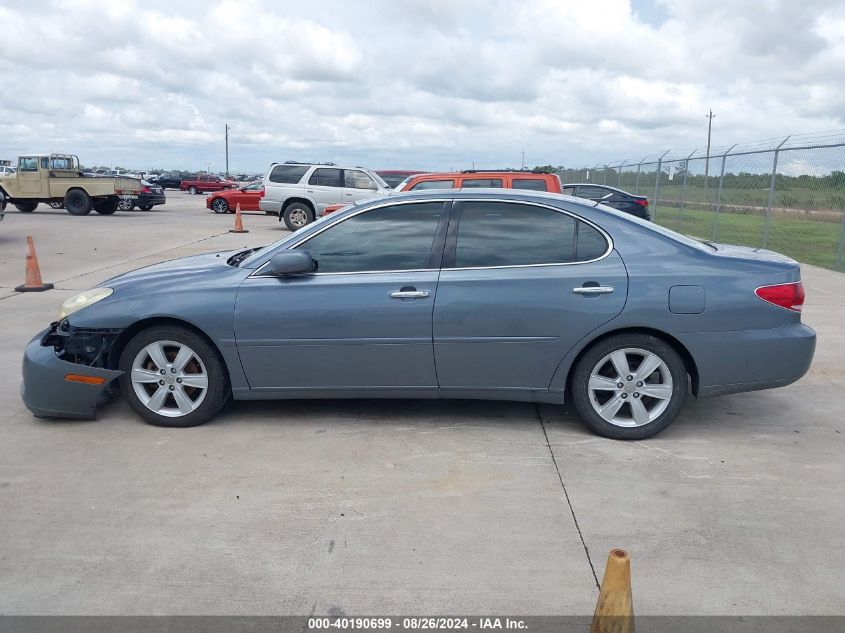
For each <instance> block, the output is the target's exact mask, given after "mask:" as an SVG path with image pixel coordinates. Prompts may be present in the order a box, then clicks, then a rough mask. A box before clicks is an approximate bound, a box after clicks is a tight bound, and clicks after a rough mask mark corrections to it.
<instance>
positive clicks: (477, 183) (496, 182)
mask: <svg viewBox="0 0 845 633" xmlns="http://www.w3.org/2000/svg"><path fill="white" fill-rule="evenodd" d="M461 187H462V188H463V189H473V188H475V189H485V188H486V189H489V188H493V189H501V188H502V179H501V178H463V179H462V181H461Z"/></svg>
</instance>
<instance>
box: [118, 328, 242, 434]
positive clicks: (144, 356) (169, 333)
mask: <svg viewBox="0 0 845 633" xmlns="http://www.w3.org/2000/svg"><path fill="white" fill-rule="evenodd" d="M120 369H121V371H123V372H124V373H123V375H122V376H121V377H120V389H121V392H122V393H123V397H124V398H126V400H127V401H128V402H129V405H130V406H131V407H132V408H133V409H134V410H135V412H136V413H138V414H139V415H140V416H141V417H142V418H143V419H144V420H145V421H146V422H148V423H149V424H153V425H155V426H172V427H187V426H197V425H198V424H202V423H203V422H205V421H207V420H208V419H209V418H211V417H212V416H213V415H214V414H215V413H217V412H218V411H219V410H220V409H221V408H222V407H223V405H224V404H225V403H226V400H227V398H228V397H229V382H228V377H227V375H226V370H225V367H224V365H223V362H222V361H221V360H220V358H219V356H218V355H217V352H216V351H215V350H214V348H213V347H212V346H211V344H210V343H208V341H206V340H205V339H204V338H203V337H201V336H199V335H198V334H196V333H194V332H192V331H191V330H188V329H185V328H182V327H178V326H157V327H151V328H149V329H147V330H144V331H142V332H140V333H138V334H136V335H135V336H134V337H133V338H132V339H131V340H130V341H129V343H128V344H127V345H126V347H125V348H124V349H123V353H122V354H121V355H120Z"/></svg>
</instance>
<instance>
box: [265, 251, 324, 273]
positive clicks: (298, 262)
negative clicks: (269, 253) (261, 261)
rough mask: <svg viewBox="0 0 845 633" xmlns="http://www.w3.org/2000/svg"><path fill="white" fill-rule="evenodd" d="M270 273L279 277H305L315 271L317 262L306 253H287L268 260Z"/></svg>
mask: <svg viewBox="0 0 845 633" xmlns="http://www.w3.org/2000/svg"><path fill="white" fill-rule="evenodd" d="M269 268H270V272H271V273H272V274H273V275H277V276H279V277H288V276H291V275H307V274H308V273H313V272H314V271H316V270H317V262H315V261H314V259H313V258H312V257H311V253H309V252H308V251H287V252H284V253H277V254H276V255H273V257H271V258H270V264H269Z"/></svg>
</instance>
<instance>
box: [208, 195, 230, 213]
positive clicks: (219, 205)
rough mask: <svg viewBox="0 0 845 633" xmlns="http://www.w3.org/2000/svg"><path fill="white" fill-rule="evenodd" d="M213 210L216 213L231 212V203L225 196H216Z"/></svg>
mask: <svg viewBox="0 0 845 633" xmlns="http://www.w3.org/2000/svg"><path fill="white" fill-rule="evenodd" d="M211 210H212V211H214V212H215V213H229V203H228V202H226V201H225V200H224V199H223V198H215V199H214V201H213V202H212V203H211Z"/></svg>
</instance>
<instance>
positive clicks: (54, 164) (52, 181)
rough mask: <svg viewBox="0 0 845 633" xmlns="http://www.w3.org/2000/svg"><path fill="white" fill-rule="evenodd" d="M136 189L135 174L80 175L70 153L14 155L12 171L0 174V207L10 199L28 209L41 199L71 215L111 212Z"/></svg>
mask: <svg viewBox="0 0 845 633" xmlns="http://www.w3.org/2000/svg"><path fill="white" fill-rule="evenodd" d="M140 191H141V182H140V181H139V180H137V179H136V178H125V177H122V176H119V177H116V178H108V177H105V178H104V177H92V176H85V175H83V173H82V172H81V171H79V158H77V157H76V156H74V155H73V154H32V155H29V156H20V157H18V167H17V172H16V173H14V174H9V175H5V176H0V211H2V210H4V209H5V208H6V204H7V203H11V204H13V205H15V207H16V208H17V209H18V211H22V212H24V213H29V212H31V211H35V209H36V207H38V205H39V203H41V202H43V203H45V204H49V205H50V206H52V207H54V208H58V207H59V206H64V208H65V209H67V211H68V213H70V214H71V215H87V214H88V213H91V210H92V209H93V210H94V211H96V212H97V213H100V214H102V215H111V214H112V213H114V212H115V211H117V209H118V204H119V202H120V200H121V199H135V198H137V197H138V193H140Z"/></svg>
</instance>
